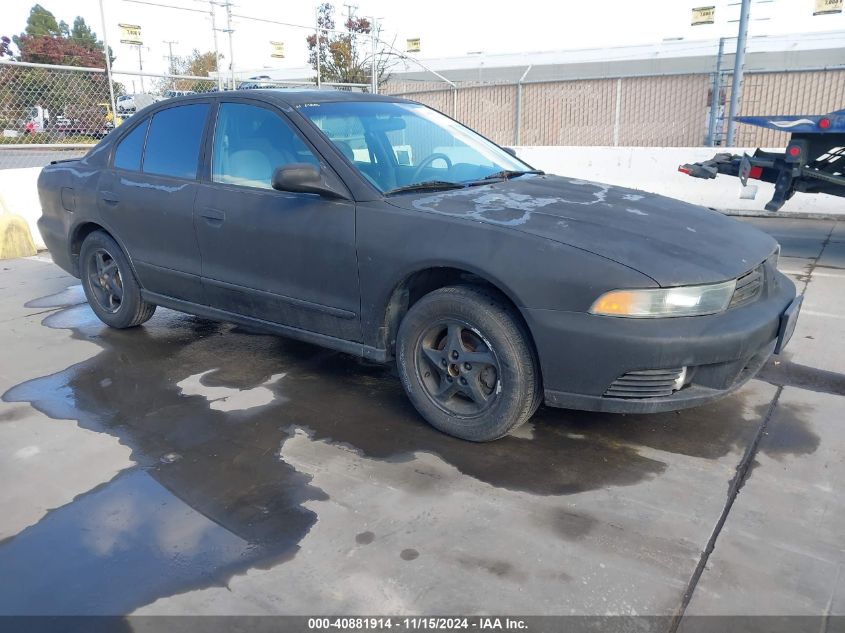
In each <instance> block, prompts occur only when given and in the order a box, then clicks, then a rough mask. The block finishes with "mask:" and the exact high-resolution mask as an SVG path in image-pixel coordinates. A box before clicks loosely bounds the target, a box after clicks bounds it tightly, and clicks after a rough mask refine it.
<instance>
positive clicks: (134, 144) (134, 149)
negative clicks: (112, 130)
mask: <svg viewBox="0 0 845 633" xmlns="http://www.w3.org/2000/svg"><path fill="white" fill-rule="evenodd" d="M149 125H150V120H149V119H147V120H146V121H144V122H143V123H141V124H140V125H138V126H137V127H136V128H135V129H134V130H132V131H131V132H129V134H127V135H126V136H124V137H123V138H122V139H121V140H120V142H119V143H118V144H117V149H116V150H115V151H114V166H115V168H116V169H130V170H132V171H140V170H141V154H142V152H143V151H144V138H145V137H146V136H147V128H148V127H149Z"/></svg>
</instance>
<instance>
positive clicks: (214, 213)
mask: <svg viewBox="0 0 845 633" xmlns="http://www.w3.org/2000/svg"><path fill="white" fill-rule="evenodd" d="M199 214H200V215H201V216H202V217H204V218H205V221H206V222H208V223H209V224H211V225H212V226H220V225H221V224H223V221H224V220H225V219H226V213H225V212H224V211H221V210H220V209H212V208H211V207H206V208H204V209H200V212H199Z"/></svg>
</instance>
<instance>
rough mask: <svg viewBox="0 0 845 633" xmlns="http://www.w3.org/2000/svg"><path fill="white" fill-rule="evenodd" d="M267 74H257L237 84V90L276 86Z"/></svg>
mask: <svg viewBox="0 0 845 633" xmlns="http://www.w3.org/2000/svg"><path fill="white" fill-rule="evenodd" d="M276 87H278V86H277V85H276V84H274V83H273V82H272V81H271V79H270V76H269V75H257V76H255V77H250V78H249V79H248V80H246V81H242V82H241V83H240V84H238V90H256V89H259V88H276Z"/></svg>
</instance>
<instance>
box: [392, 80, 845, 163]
mask: <svg viewBox="0 0 845 633" xmlns="http://www.w3.org/2000/svg"><path fill="white" fill-rule="evenodd" d="M731 79H732V75H731V73H730V72H720V73H719V74H718V75H717V74H716V73H689V74H677V75H670V74H662V75H641V76H623V77H612V76H611V77H601V78H590V77H585V78H583V79H567V80H565V81H542V82H532V81H524V82H516V83H507V84H505V83H502V84H477V85H466V84H465V85H458V86H457V87H455V86H450V85H448V84H446V83H445V82H444V83H437V82H401V81H394V82H392V83H390V84H388V86H387V87H386V89H385V91H384V92H386V93H387V94H392V95H395V96H402V97H405V98H408V99H412V100H414V101H419V102H420V103H424V104H426V105H429V106H431V107H433V108H436V109H438V110H441V111H443V112H445V113H447V114H449V115H451V116H453V117H454V118H456V119H458V120H459V121H461V122H462V123H465V124H467V125H469V126H470V127H472V128H474V129H476V130H478V131H479V132H481V133H482V134H484V135H485V136H487V137H488V138H490V139H492V140H493V141H495V142H497V143H499V144H502V145H564V146H569V145H572V146H648V147H697V146H702V145H713V146H720V145H724V144H725V137H726V134H727V122H726V120H725V119H726V116H727V110H728V103H729V102H730V87H731ZM714 94H715V95H716V99H715V105H716V107H715V109H714V112H713V115H711V107H712V104H713V103H714V99H713V96H714ZM843 107H845V69H843V68H833V69H830V68H825V69H818V70H812V69H807V70H801V71H794V70H789V69H783V70H772V71H766V72H746V73H745V76H744V80H743V94H742V101H741V104H740V109H739V115H740V116H742V115H755V114H765V115H771V114H783V115H790V114H796V115H801V114H824V113H827V112H832V111H834V110H838V109H841V108H843ZM787 138H788V135H787V133H785V132H778V131H774V130H766V129H763V128H757V127H752V126H747V125H739V126H738V127H737V134H736V145H737V146H739V147H781V146H783V145H784V144H785V142H786V140H787Z"/></svg>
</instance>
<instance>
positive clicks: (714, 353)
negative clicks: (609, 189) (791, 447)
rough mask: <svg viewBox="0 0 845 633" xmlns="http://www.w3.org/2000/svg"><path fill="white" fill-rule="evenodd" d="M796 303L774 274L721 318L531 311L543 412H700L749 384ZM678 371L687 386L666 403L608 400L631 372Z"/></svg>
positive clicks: (790, 290)
mask: <svg viewBox="0 0 845 633" xmlns="http://www.w3.org/2000/svg"><path fill="white" fill-rule="evenodd" d="M794 299H795V285H794V284H793V283H792V282H791V281H790V280H789V279H788V278H787V277H786V276H785V275H783V274H782V273H780V272H777V271H776V270H774V269H773V268H772V270H771V271H769V275H768V282H767V284H766V289H765V292H764V294H763V296H761V297H760V298H759V299H758V300H757V301H755V302H753V303H751V304H748V305H745V306H742V307H738V308H732V309H729V310H727V311H725V312H722V313H720V314H714V315H708V316H700V317H678V318H666V319H628V318H618V317H606V316H598V315H592V314H586V313H581V312H558V311H552V310H530V309H528V310H525V312H524V314H525V317H526V320H527V321H528V325H529V327H530V328H531V332H532V334H533V335H534V341H535V343H536V346H537V351H538V354H539V357H540V365H541V368H542V372H543V382H544V388H545V401H546V404H547V405H550V406H555V407H566V408H571V409H582V410H586V411H608V412H616V413H654V412H658V411H672V410H677V409H684V408H687V407H692V406H698V405H701V404H705V403H707V402H710V401H712V400H716V399H718V398H721V397H723V396H725V395H727V394H729V393H731V392H732V391H735V390H736V389H738V388H739V387H741V386H742V385H743V384H745V383H746V382H747V381H748V380H750V379H751V378H753V377H754V375H755V374H756V373H757V372H758V371H759V370H760V368H761V367H762V366H763V364H764V363H765V362H766V360H767V359H768V358H769V356H770V355H771V354H772V353H773V352H774V350H775V346H776V345H777V343H778V338H779V333H781V332H782V328H781V325H782V321H783V319H782V316H783V314H784V311H785V310H786V309H787V308H788V307H789V306H790V305H791V304H792V302H793V300H794ZM791 325H793V326H794V321H793V322H792V323H791ZM679 367H686V368H687V375H686V380H685V381H684V386H683V388H681V389H679V390H677V391H675V392H674V393H672V394H671V395H664V396H659V397H648V398H619V397H609V396H607V395H605V394H606V392H607V390H608V389H609V388H610V385H611V384H613V383H614V381H616V380H617V379H618V378H620V377H621V376H624V375H626V374H628V373H629V372H638V371H642V370H653V369H666V368H679Z"/></svg>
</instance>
